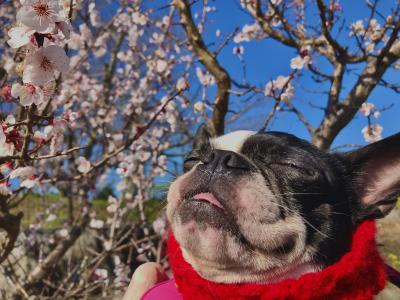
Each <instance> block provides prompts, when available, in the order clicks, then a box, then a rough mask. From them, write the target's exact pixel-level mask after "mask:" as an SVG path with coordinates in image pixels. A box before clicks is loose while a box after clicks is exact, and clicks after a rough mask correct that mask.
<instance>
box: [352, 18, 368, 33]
mask: <svg viewBox="0 0 400 300" xmlns="http://www.w3.org/2000/svg"><path fill="white" fill-rule="evenodd" d="M350 28H351V31H350V33H349V35H350V36H352V35H363V34H364V32H365V28H364V23H363V21H362V20H358V21H357V22H355V23H353V24H351V26H350Z"/></svg>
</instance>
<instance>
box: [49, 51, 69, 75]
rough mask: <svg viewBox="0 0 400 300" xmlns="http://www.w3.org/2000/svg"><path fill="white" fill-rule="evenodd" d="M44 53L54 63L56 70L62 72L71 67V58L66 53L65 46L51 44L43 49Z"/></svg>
mask: <svg viewBox="0 0 400 300" xmlns="http://www.w3.org/2000/svg"><path fill="white" fill-rule="evenodd" d="M43 55H45V56H46V57H47V58H48V59H49V60H50V61H51V63H52V64H53V66H54V67H55V69H56V70H58V71H60V72H61V73H64V72H67V71H68V69H69V58H68V56H67V55H66V54H65V51H64V49H63V48H61V47H59V46H56V45H50V46H48V47H46V48H44V49H43Z"/></svg>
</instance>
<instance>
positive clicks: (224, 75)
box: [174, 0, 231, 135]
mask: <svg viewBox="0 0 400 300" xmlns="http://www.w3.org/2000/svg"><path fill="white" fill-rule="evenodd" d="M174 3H175V5H176V7H177V8H178V10H179V14H180V20H181V24H182V26H183V29H184V30H185V32H186V36H187V39H188V41H189V43H190V45H191V46H192V48H193V49H192V50H193V52H194V54H195V55H196V57H197V58H198V59H199V60H200V62H201V63H202V64H203V65H204V66H205V67H206V69H207V70H208V71H209V72H210V73H211V74H212V75H213V76H214V77H215V79H216V81H217V86H218V91H217V95H216V98H215V102H214V109H213V114H212V118H211V122H212V124H211V125H212V128H211V130H212V131H213V132H214V134H216V135H222V134H223V133H224V129H225V116H226V114H227V112H228V106H229V90H230V87H231V78H230V76H229V74H228V72H227V71H226V70H225V69H224V68H223V67H221V65H220V64H219V62H218V60H217V59H216V58H215V55H214V54H212V53H211V52H210V51H209V50H208V49H207V47H206V45H205V43H204V41H203V39H202V36H201V34H200V32H199V30H198V29H197V27H196V25H195V24H194V21H193V17H192V12H191V10H190V4H189V2H188V1H187V0H175V2H174Z"/></svg>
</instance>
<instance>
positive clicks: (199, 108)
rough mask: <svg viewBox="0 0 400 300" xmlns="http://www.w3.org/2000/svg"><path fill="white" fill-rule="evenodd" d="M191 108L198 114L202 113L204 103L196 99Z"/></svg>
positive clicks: (203, 111) (204, 106) (204, 107)
mask: <svg viewBox="0 0 400 300" xmlns="http://www.w3.org/2000/svg"><path fill="white" fill-rule="evenodd" d="M193 109H194V111H195V112H197V113H198V114H201V115H203V114H204V113H205V109H206V105H205V104H204V102H201V101H198V102H196V103H195V104H194V105H193Z"/></svg>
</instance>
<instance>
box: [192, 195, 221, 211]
mask: <svg viewBox="0 0 400 300" xmlns="http://www.w3.org/2000/svg"><path fill="white" fill-rule="evenodd" d="M188 201H200V202H204V203H208V204H210V205H212V206H214V207H215V208H217V209H221V210H225V208H224V207H223V206H222V204H221V202H220V201H219V200H218V199H217V197H215V196H214V194H213V193H210V192H202V193H198V194H195V195H194V196H192V197H191V198H189V199H188Z"/></svg>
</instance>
